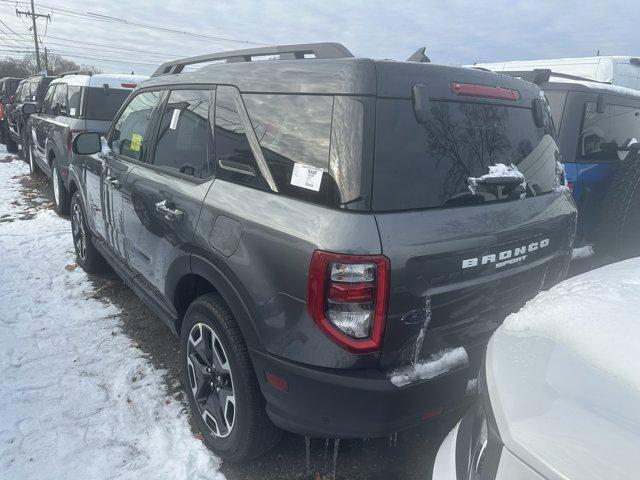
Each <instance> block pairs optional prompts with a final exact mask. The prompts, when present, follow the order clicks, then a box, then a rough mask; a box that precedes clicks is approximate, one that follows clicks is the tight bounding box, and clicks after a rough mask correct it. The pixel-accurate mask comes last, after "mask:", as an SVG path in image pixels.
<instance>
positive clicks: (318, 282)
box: [307, 250, 389, 353]
mask: <svg viewBox="0 0 640 480" xmlns="http://www.w3.org/2000/svg"><path fill="white" fill-rule="evenodd" d="M388 292H389V259H387V257H385V256H383V255H341V254H337V253H330V252H323V251H320V250H317V251H316V252H314V254H313V257H312V259H311V268H310V270H309V286H308V303H307V308H308V310H309V315H311V318H313V320H314V321H315V322H316V324H317V325H318V326H319V327H320V329H321V330H322V331H323V332H324V333H325V334H326V335H327V336H328V337H329V338H330V339H331V340H333V341H334V342H335V343H336V344H338V345H339V346H340V347H342V348H344V349H346V350H349V351H351V352H354V353H367V352H375V351H378V350H380V348H381V347H382V339H383V337H384V327H385V321H386V315H387V299H388V294H389V293H388Z"/></svg>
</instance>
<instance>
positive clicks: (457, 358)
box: [391, 347, 469, 387]
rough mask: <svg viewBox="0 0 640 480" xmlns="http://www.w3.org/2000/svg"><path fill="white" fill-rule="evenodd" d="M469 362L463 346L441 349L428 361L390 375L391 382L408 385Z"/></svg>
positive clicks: (399, 385)
mask: <svg viewBox="0 0 640 480" xmlns="http://www.w3.org/2000/svg"><path fill="white" fill-rule="evenodd" d="M467 363H469V357H468V355H467V351H466V350H465V349H464V347H457V348H454V349H449V350H443V351H441V352H440V353H438V354H436V355H433V356H432V357H431V358H430V359H429V360H428V361H426V362H422V363H417V364H415V365H410V366H409V367H406V368H403V369H400V370H398V371H396V372H394V373H393V374H392V375H391V383H393V384H394V385H395V386H397V387H402V386H404V385H409V384H410V383H414V382H417V381H420V380H428V379H430V378H434V377H437V376H438V375H442V374H443V373H446V372H449V371H451V370H454V369H456V368H459V367H462V366H465V365H467Z"/></svg>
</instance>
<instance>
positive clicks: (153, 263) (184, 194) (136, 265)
mask: <svg viewBox="0 0 640 480" xmlns="http://www.w3.org/2000/svg"><path fill="white" fill-rule="evenodd" d="M214 103H215V102H214V90H212V89H210V88H206V89H197V90H194V89H189V90H172V91H170V92H168V99H167V102H166V104H165V105H164V107H163V109H162V116H161V117H160V119H159V121H158V124H157V127H156V129H154V130H156V131H155V132H154V136H153V143H154V147H153V149H152V150H150V157H149V162H148V165H147V164H144V165H137V166H136V167H135V168H134V169H133V170H132V171H131V172H130V173H129V176H128V178H127V182H126V186H125V191H124V198H125V205H124V222H125V226H124V230H125V236H126V239H125V245H126V255H127V261H128V262H129V265H130V267H132V268H133V269H134V270H135V271H136V272H138V273H140V274H141V276H142V277H143V278H144V281H145V283H146V284H147V285H148V286H151V287H152V288H153V290H155V291H157V292H160V293H164V286H165V280H166V277H167V271H168V269H169V268H170V266H171V265H172V263H173V261H174V260H175V259H176V258H177V257H179V256H181V255H183V252H184V250H185V244H187V243H188V242H190V241H191V240H192V238H193V234H194V231H195V226H196V223H197V221H198V218H199V216H200V210H201V208H202V203H203V201H204V197H205V196H206V194H207V191H208V190H209V187H210V186H211V180H210V179H211V177H212V172H213V169H212V161H213V136H212V129H211V126H210V122H209V117H210V111H212V108H213V105H214Z"/></svg>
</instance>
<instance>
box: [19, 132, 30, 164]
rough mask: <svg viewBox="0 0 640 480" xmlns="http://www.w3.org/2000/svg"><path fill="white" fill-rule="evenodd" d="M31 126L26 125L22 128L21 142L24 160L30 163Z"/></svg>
mask: <svg viewBox="0 0 640 480" xmlns="http://www.w3.org/2000/svg"><path fill="white" fill-rule="evenodd" d="M28 128H29V125H27V124H26V123H25V124H24V126H23V127H22V141H21V142H20V152H21V153H22V159H23V160H24V161H25V162H27V163H29V131H28Z"/></svg>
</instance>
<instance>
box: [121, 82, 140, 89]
mask: <svg viewBox="0 0 640 480" xmlns="http://www.w3.org/2000/svg"><path fill="white" fill-rule="evenodd" d="M120 86H121V87H122V88H136V87H137V86H138V84H137V83H121V84H120Z"/></svg>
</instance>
